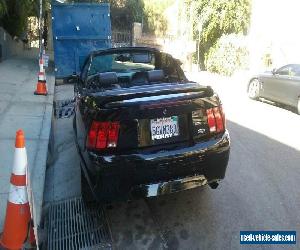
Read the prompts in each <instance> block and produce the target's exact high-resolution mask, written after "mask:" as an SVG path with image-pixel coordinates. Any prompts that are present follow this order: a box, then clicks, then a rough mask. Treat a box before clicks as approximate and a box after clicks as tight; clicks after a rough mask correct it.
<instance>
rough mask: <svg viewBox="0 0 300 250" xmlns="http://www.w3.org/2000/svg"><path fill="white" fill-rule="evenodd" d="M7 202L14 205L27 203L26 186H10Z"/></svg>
mask: <svg viewBox="0 0 300 250" xmlns="http://www.w3.org/2000/svg"><path fill="white" fill-rule="evenodd" d="M8 201H9V202H10V203H14V204H26V203H28V198H27V190H26V186H14V185H12V184H10V189H9V196H8Z"/></svg>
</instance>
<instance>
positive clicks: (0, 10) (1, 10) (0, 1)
mask: <svg viewBox="0 0 300 250" xmlns="http://www.w3.org/2000/svg"><path fill="white" fill-rule="evenodd" d="M6 13H7V5H6V1H5V0H0V18H1V17H2V16H4V15H5V14H6Z"/></svg>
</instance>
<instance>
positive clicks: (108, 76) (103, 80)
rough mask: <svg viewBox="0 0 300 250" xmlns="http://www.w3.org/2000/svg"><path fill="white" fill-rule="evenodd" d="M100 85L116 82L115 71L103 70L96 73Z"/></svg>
mask: <svg viewBox="0 0 300 250" xmlns="http://www.w3.org/2000/svg"><path fill="white" fill-rule="evenodd" d="M98 77H99V81H100V84H101V85H112V84H117V83H118V76H117V73H116V72H105V73H99V74H98Z"/></svg>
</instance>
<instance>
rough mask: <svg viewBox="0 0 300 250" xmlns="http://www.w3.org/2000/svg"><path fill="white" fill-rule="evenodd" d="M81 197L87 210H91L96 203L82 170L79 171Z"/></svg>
mask: <svg viewBox="0 0 300 250" xmlns="http://www.w3.org/2000/svg"><path fill="white" fill-rule="evenodd" d="M81 196H82V200H83V202H84V204H85V205H86V207H87V208H91V207H92V206H94V204H95V203H96V200H95V198H94V196H93V193H92V190H91V188H90V186H89V184H88V182H87V180H86V178H85V175H84V173H83V171H82V170H81Z"/></svg>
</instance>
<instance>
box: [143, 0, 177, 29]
mask: <svg viewBox="0 0 300 250" xmlns="http://www.w3.org/2000/svg"><path fill="white" fill-rule="evenodd" d="M173 3H174V0H144V4H145V6H144V22H145V29H146V31H148V32H151V33H154V34H156V35H165V33H166V30H167V28H168V27H167V20H166V18H165V11H166V9H167V8H168V7H169V6H170V5H171V4H173Z"/></svg>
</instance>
